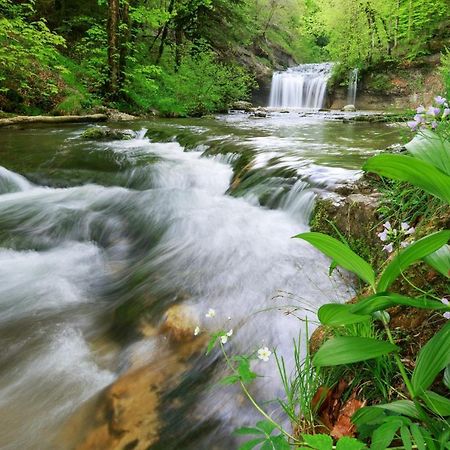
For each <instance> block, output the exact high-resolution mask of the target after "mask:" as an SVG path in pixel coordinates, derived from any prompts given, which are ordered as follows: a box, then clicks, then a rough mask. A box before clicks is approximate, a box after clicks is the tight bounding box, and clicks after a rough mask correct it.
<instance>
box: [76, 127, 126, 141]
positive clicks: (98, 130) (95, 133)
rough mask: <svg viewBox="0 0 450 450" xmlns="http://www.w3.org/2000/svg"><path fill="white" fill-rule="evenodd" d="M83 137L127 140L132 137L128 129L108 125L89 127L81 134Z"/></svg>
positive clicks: (97, 139) (93, 139) (98, 139)
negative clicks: (117, 128) (118, 128)
mask: <svg viewBox="0 0 450 450" xmlns="http://www.w3.org/2000/svg"><path fill="white" fill-rule="evenodd" d="M81 137H82V138H83V139H89V140H92V141H102V140H107V141H127V140H130V139H132V138H133V137H134V135H133V132H132V131H130V130H115V129H113V128H108V127H89V128H87V129H86V130H85V131H84V132H83V134H82V135H81Z"/></svg>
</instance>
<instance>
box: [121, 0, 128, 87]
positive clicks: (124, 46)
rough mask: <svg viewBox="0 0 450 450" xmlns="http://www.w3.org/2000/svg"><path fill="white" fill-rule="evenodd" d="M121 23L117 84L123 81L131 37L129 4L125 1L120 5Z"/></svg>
mask: <svg viewBox="0 0 450 450" xmlns="http://www.w3.org/2000/svg"><path fill="white" fill-rule="evenodd" d="M121 12H122V14H121V15H122V24H123V25H124V27H123V31H122V33H121V36H120V37H121V40H120V57H119V71H120V73H119V84H120V86H122V85H123V82H124V81H125V68H126V58H127V54H128V45H129V43H130V39H131V21H130V4H129V3H128V1H125V2H124V4H123V7H122V11H121Z"/></svg>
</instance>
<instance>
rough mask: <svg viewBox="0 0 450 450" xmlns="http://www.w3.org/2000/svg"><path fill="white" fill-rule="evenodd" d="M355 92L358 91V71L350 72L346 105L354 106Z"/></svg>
mask: <svg viewBox="0 0 450 450" xmlns="http://www.w3.org/2000/svg"><path fill="white" fill-rule="evenodd" d="M357 90H358V69H353V70H352V71H351V72H350V77H349V79H348V93H347V104H349V105H355V103H356V91H357Z"/></svg>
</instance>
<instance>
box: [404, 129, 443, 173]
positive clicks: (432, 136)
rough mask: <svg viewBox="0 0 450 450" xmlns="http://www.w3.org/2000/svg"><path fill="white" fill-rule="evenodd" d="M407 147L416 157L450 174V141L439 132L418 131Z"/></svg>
mask: <svg viewBox="0 0 450 450" xmlns="http://www.w3.org/2000/svg"><path fill="white" fill-rule="evenodd" d="M405 147H406V149H407V150H408V152H409V153H411V155H412V156H414V157H415V158H417V159H420V160H422V161H425V162H427V163H429V164H431V165H432V166H434V167H436V169H439V170H441V171H442V172H444V173H445V174H447V175H450V142H449V141H448V140H445V139H443V138H442V137H441V136H439V135H438V134H437V133H433V132H432V131H429V130H426V131H424V132H422V133H418V134H416V136H415V137H414V139H412V140H411V141H410V142H408V143H407V144H406V145H405Z"/></svg>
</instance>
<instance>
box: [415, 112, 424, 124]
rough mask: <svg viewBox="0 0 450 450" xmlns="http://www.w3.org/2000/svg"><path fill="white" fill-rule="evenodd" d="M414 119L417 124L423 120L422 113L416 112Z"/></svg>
mask: <svg viewBox="0 0 450 450" xmlns="http://www.w3.org/2000/svg"><path fill="white" fill-rule="evenodd" d="M414 120H415V121H416V122H417V123H418V124H419V123H423V122H425V117H423V116H422V114H416V115H415V116H414Z"/></svg>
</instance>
